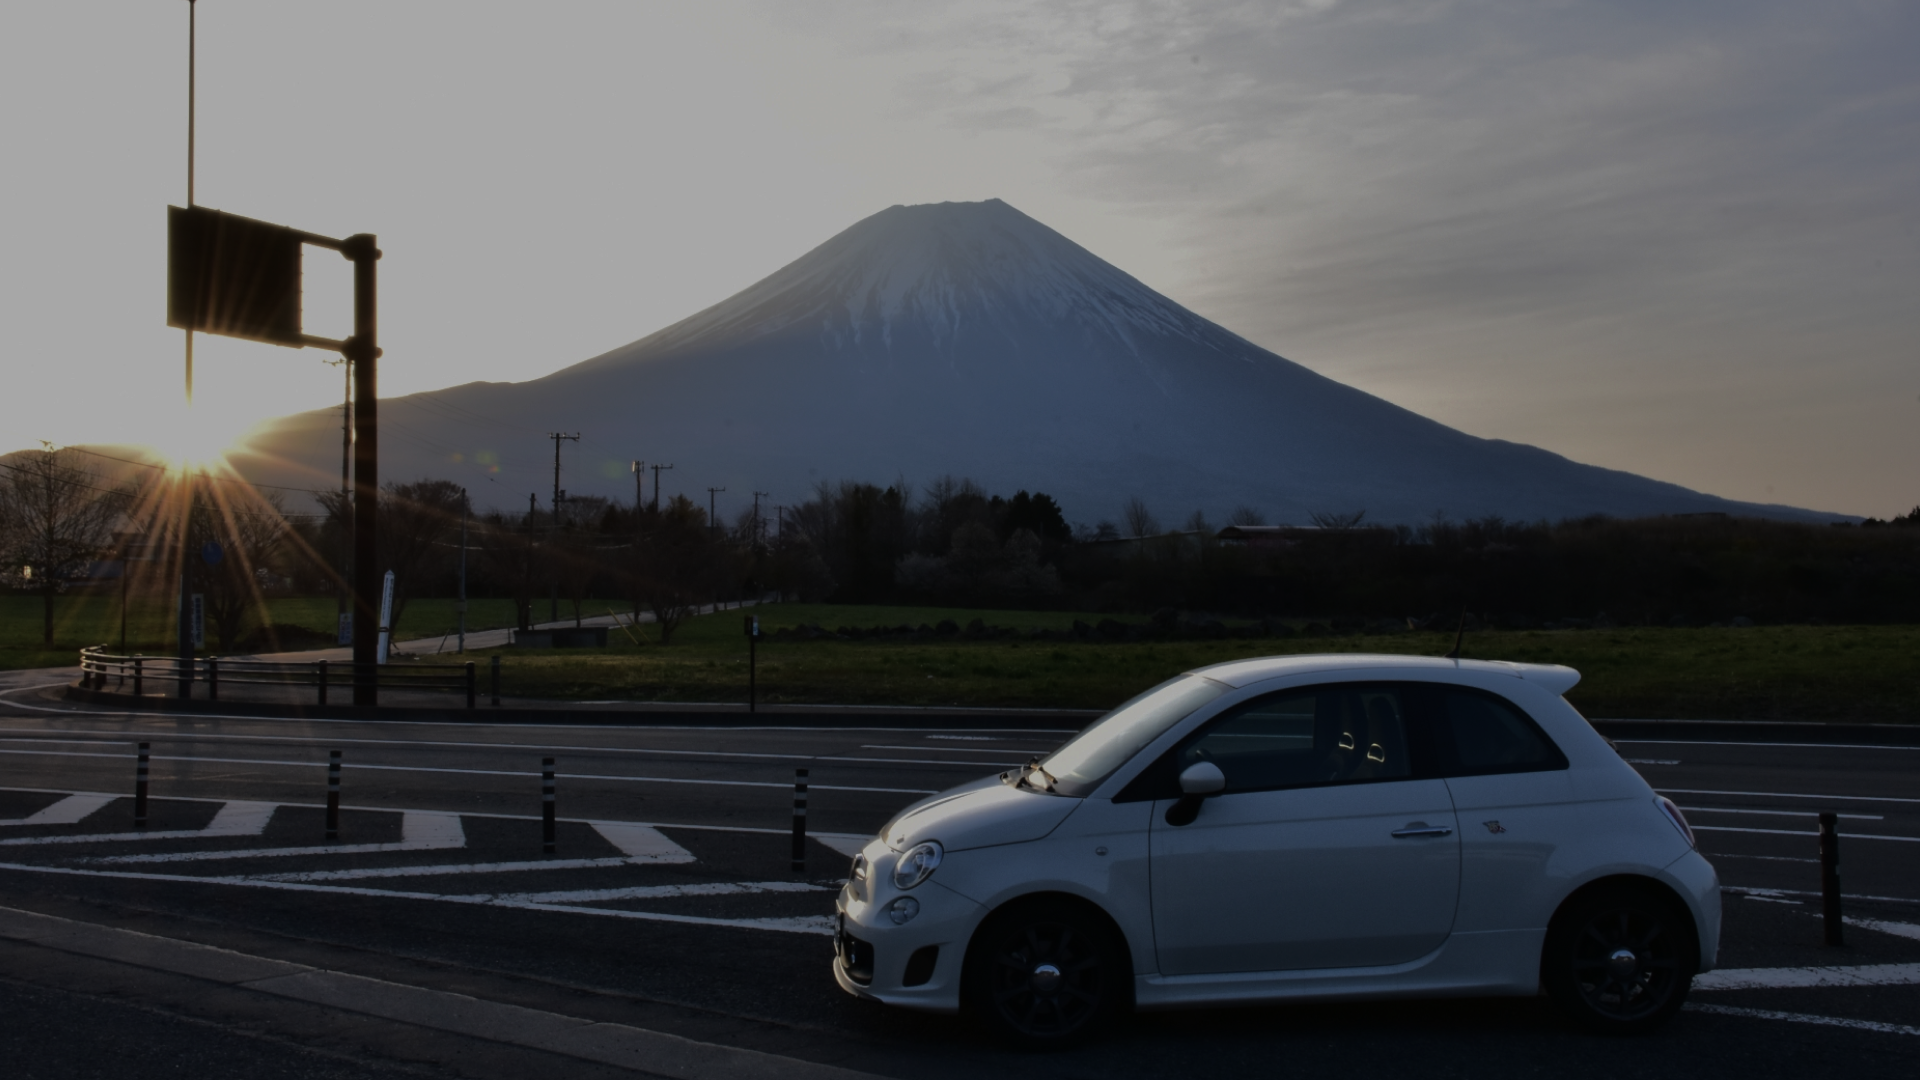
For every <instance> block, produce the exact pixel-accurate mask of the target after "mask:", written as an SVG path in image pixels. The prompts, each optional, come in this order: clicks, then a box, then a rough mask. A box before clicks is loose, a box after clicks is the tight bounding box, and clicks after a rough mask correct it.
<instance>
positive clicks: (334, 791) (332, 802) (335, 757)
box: [327, 750, 340, 840]
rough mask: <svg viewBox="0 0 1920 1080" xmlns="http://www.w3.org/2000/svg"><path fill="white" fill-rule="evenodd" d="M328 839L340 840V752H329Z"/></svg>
mask: <svg viewBox="0 0 1920 1080" xmlns="http://www.w3.org/2000/svg"><path fill="white" fill-rule="evenodd" d="M327 839H328V840H338V839H340V751H338V750H329V751H327Z"/></svg>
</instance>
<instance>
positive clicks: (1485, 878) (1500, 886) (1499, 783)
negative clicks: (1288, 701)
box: [1409, 686, 1582, 932]
mask: <svg viewBox="0 0 1920 1080" xmlns="http://www.w3.org/2000/svg"><path fill="white" fill-rule="evenodd" d="M1409 695H1410V696H1413V697H1415V698H1418V699H1419V700H1418V703H1417V704H1416V706H1415V709H1414V711H1415V713H1416V714H1420V715H1421V716H1422V718H1423V720H1425V721H1426V722H1427V725H1428V730H1429V731H1430V732H1431V735H1432V746H1433V750H1434V761H1435V766H1436V771H1437V772H1439V773H1440V775H1442V776H1444V777H1446V782H1447V790H1448V792H1449V793H1450V794H1451V795H1452V796H1453V805H1454V812H1455V813H1456V814H1458V815H1459V819H1460V912H1459V916H1458V919H1457V923H1456V929H1458V930H1460V931H1462V932H1478V931H1487V930H1526V929H1539V928H1542V927H1544V926H1545V925H1546V918H1547V916H1548V915H1549V914H1550V913H1551V912H1552V910H1553V907H1554V904H1555V901H1556V900H1557V898H1558V896H1559V886H1558V885H1557V884H1556V883H1554V882H1551V881H1549V875H1550V873H1551V870H1552V866H1553V861H1554V856H1555V853H1556V852H1558V851H1559V848H1560V845H1561V843H1562V842H1563V841H1564V839H1565V838H1566V837H1569V836H1578V835H1580V834H1581V832H1582V829H1581V826H1580V820H1579V819H1580V815H1581V812H1582V806H1581V804H1580V802H1579V801H1578V800H1577V799H1576V797H1575V794H1574V791H1573V784H1572V781H1571V779H1570V777H1569V775H1568V772H1567V758H1566V755H1565V754H1563V753H1561V752H1560V748H1559V747H1557V746H1555V745H1553V741H1552V740H1551V739H1549V738H1547V736H1546V734H1545V733H1544V732H1542V731H1541V730H1540V727H1539V725H1538V724H1535V723H1534V722H1533V720H1532V718H1530V717H1528V716H1527V714H1526V712H1525V711H1524V710H1523V709H1521V708H1520V707H1519V706H1517V705H1515V704H1514V703H1513V702H1511V701H1508V700H1507V699H1505V698H1503V697H1500V696H1499V695H1497V694H1493V693H1489V692H1487V691H1483V690H1475V689H1471V688H1468V687H1463V686H1429V687H1425V688H1422V689H1421V690H1413V689H1412V688H1409Z"/></svg>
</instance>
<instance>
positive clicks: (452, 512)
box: [320, 479, 467, 640]
mask: <svg viewBox="0 0 1920 1080" xmlns="http://www.w3.org/2000/svg"><path fill="white" fill-rule="evenodd" d="M466 497H467V496H466V490H465V489H463V488H462V487H461V486H460V485H459V484H456V483H454V482H453V481H451V480H425V479H422V480H415V481H414V482H412V483H410V484H384V485H382V486H381V488H380V501H379V504H378V506H379V509H378V513H379V515H380V518H379V526H380V537H379V547H378V555H377V558H378V561H379V567H378V569H379V570H380V572H381V573H382V574H384V573H386V572H387V571H389V570H391V571H393V611H392V612H391V613H390V616H389V618H388V622H387V628H388V629H389V630H391V631H393V632H394V636H397V635H398V631H399V629H400V617H401V615H402V614H404V613H405V612H406V610H407V601H408V600H409V599H411V598H412V597H414V596H415V595H418V594H419V593H421V592H423V591H425V590H426V589H427V588H428V586H429V585H430V583H431V582H432V581H433V579H434V578H435V577H436V576H437V575H439V574H443V573H444V572H445V571H446V568H447V565H448V564H449V562H450V561H451V557H450V554H449V552H450V550H451V549H450V548H449V547H448V546H447V538H448V537H449V536H451V535H452V534H453V533H454V532H455V530H457V529H459V527H460V514H461V510H462V507H463V506H464V505H465V502H466ZM320 504H321V505H322V506H324V507H326V510H327V514H328V516H329V517H332V518H335V519H337V520H338V521H346V520H348V518H347V512H348V507H347V506H346V505H345V503H344V500H343V498H342V496H341V494H340V493H339V492H334V491H329V492H327V493H326V494H324V495H321V496H320ZM389 640H391V638H390V639H389Z"/></svg>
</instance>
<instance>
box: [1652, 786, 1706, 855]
mask: <svg viewBox="0 0 1920 1080" xmlns="http://www.w3.org/2000/svg"><path fill="white" fill-rule="evenodd" d="M1653 802H1654V805H1656V806H1658V807H1659V808H1660V812H1661V813H1663V814H1665V815H1667V820H1668V821H1671V822H1673V827H1674V828H1676V829H1679V830H1680V835H1681V836H1684V837H1686V838H1687V846H1688V847H1699V845H1698V844H1696V843H1695V842H1694V839H1693V826H1691V825H1689V824H1687V815H1685V814H1683V813H1681V812H1680V808H1679V807H1678V806H1675V805H1674V804H1673V800H1672V799H1669V798H1667V797H1666V796H1665V795H1659V796H1655V797H1654V800H1653Z"/></svg>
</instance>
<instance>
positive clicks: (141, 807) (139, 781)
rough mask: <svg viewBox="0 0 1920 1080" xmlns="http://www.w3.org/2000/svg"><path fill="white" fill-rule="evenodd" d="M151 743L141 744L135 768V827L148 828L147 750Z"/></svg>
mask: <svg viewBox="0 0 1920 1080" xmlns="http://www.w3.org/2000/svg"><path fill="white" fill-rule="evenodd" d="M150 745H152V744H150V743H141V744H140V756H139V758H138V759H136V760H135V762H134V766H133V827H134V828H136V829H144V828H146V827H147V748H148V747H149V746H150Z"/></svg>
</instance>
